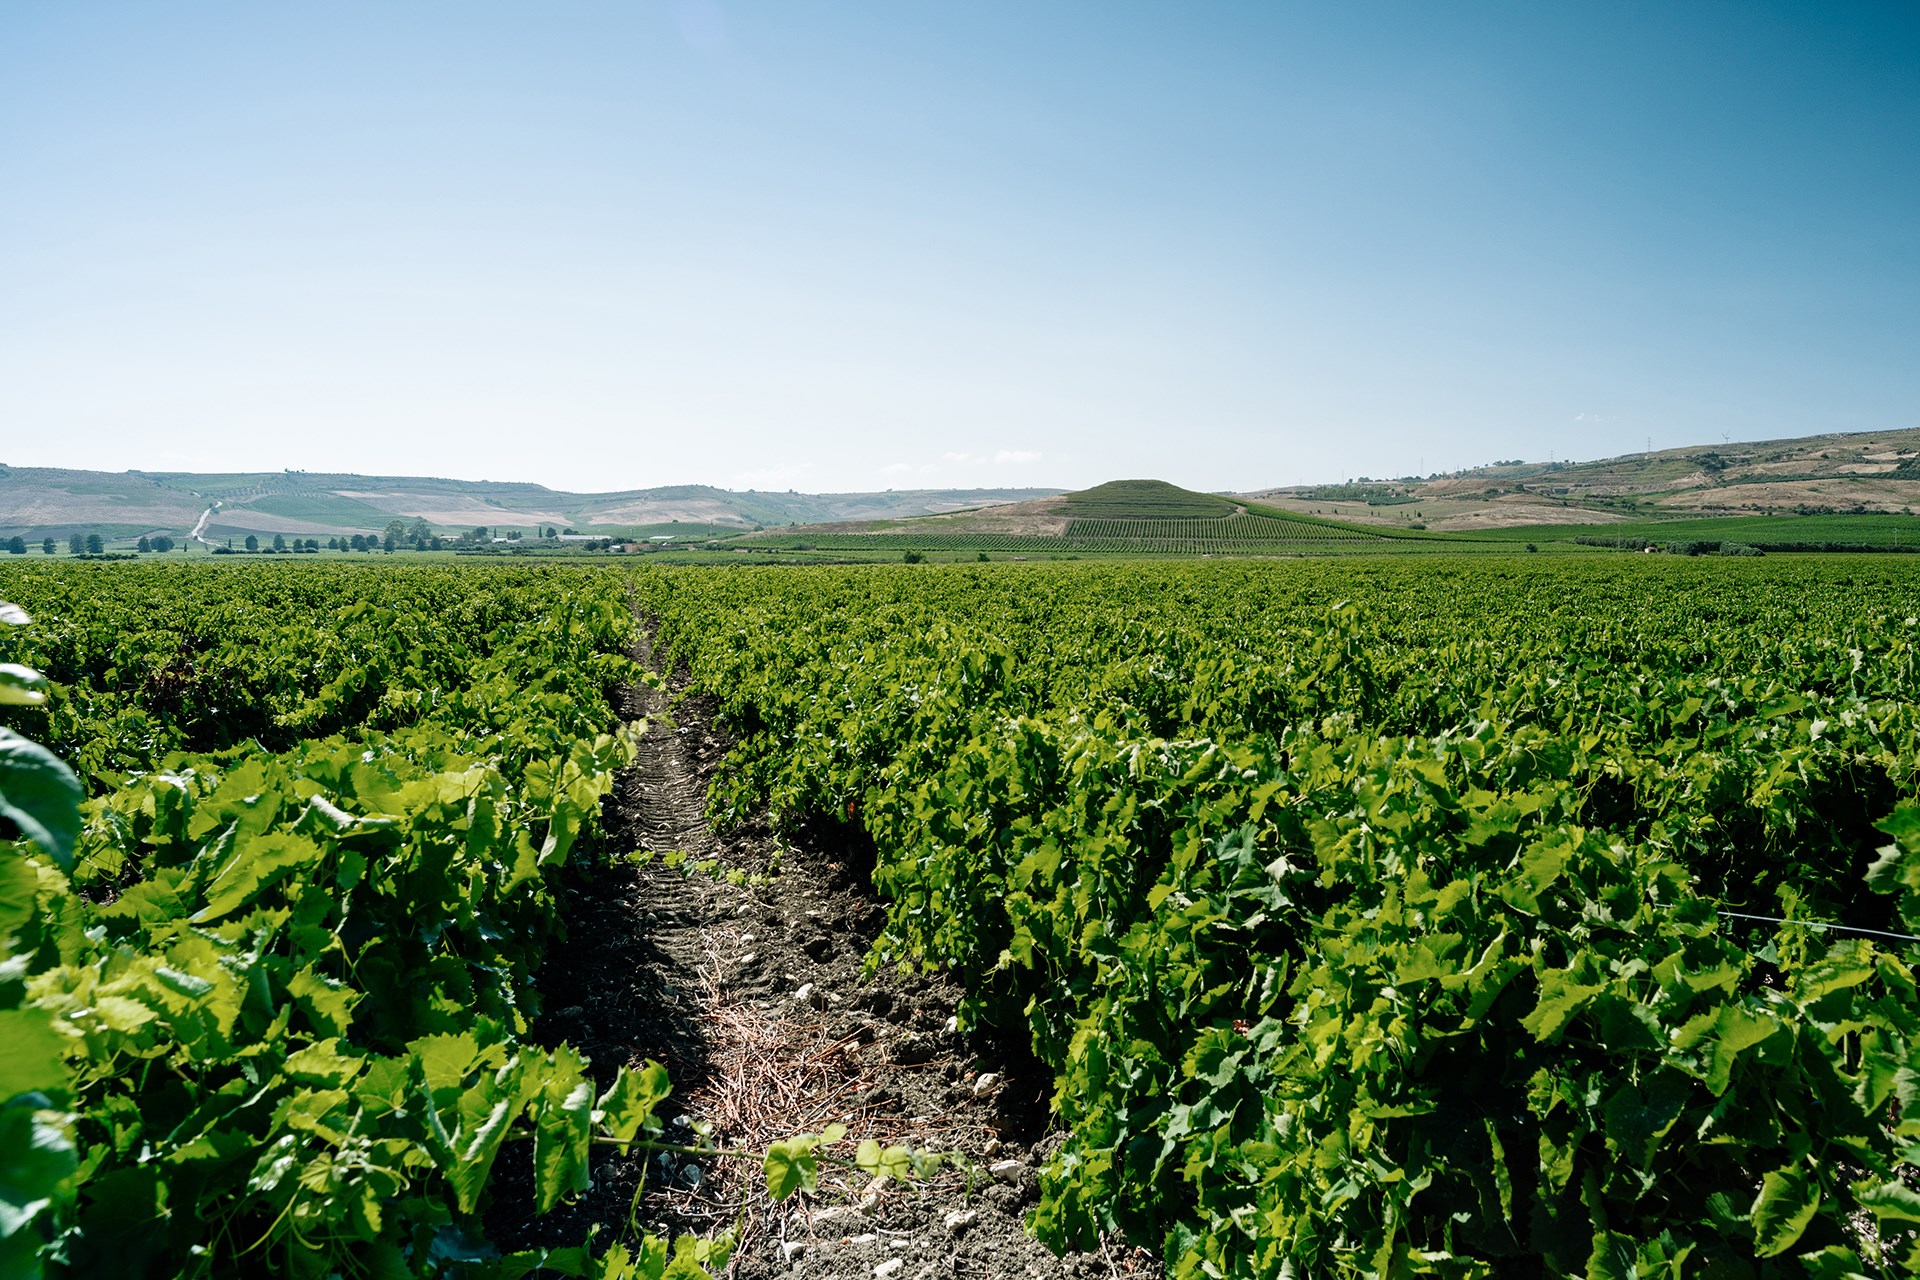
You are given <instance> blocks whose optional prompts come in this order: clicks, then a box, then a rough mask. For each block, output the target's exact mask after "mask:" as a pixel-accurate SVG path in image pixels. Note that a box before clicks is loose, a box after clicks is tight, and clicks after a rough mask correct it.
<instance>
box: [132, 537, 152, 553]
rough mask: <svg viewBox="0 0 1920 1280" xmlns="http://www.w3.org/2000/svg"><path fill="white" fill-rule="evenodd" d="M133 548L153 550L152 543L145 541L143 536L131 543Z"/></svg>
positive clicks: (136, 549)
mask: <svg viewBox="0 0 1920 1280" xmlns="http://www.w3.org/2000/svg"><path fill="white" fill-rule="evenodd" d="M133 549H134V550H135V551H151V550H153V544H152V543H151V542H149V541H147V540H146V539H145V538H142V539H140V541H138V542H136V543H134V544H133Z"/></svg>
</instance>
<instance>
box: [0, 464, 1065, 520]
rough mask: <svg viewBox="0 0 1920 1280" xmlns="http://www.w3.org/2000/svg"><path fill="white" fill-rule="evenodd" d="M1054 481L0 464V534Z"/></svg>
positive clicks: (686, 506) (629, 515)
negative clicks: (611, 480)
mask: <svg viewBox="0 0 1920 1280" xmlns="http://www.w3.org/2000/svg"><path fill="white" fill-rule="evenodd" d="M1060 492H1062V491H1061V490H1059V489H1049V488H1022V489H898V490H888V491H885V492H872V493H798V492H795V491H791V490H790V491H788V492H785V493H770V492H765V491H760V490H747V491H745V492H739V491H735V490H731V489H721V488H716V487H714V486H711V485H663V486H658V487H655V488H649V489H626V490H620V491H617V492H613V493H575V492H570V491H567V490H560V489H549V488H547V487H546V486H545V485H539V484H531V483H526V482H520V481H494V480H452V479H447V478H444V477H434V476H367V475H357V474H353V473H348V472H342V473H324V472H308V471H274V472H238V473H196V472H178V471H124V472H112V471H84V470H74V469H66V468H53V467H8V466H3V465H0V537H8V536H13V535H16V534H20V535H30V536H33V537H44V536H52V537H64V536H66V535H67V534H69V533H71V532H74V531H82V532H85V531H98V532H101V533H105V534H119V535H129V534H135V533H140V534H146V533H167V534H171V535H173V536H176V537H178V536H182V535H184V534H186V533H187V532H188V531H190V530H192V529H193V528H194V526H195V525H196V524H197V523H198V521H199V520H200V517H201V515H202V514H203V513H204V512H206V511H207V509H208V508H209V507H210V506H214V505H215V504H218V509H217V510H216V511H215V512H214V514H213V516H212V517H211V518H210V519H209V522H208V524H207V527H206V529H205V530H204V532H205V533H206V535H207V536H208V537H216V536H219V537H225V536H235V535H244V534H248V533H254V534H275V533H282V534H318V535H321V536H331V535H338V534H352V533H372V532H378V531H379V530H380V529H382V528H383V527H385V525H386V524H387V522H388V521H390V520H393V519H395V518H404V519H407V520H413V519H425V520H427V521H428V522H429V523H431V524H433V525H435V526H436V527H437V528H440V529H443V530H448V531H459V530H466V529H472V528H475V527H477V526H481V525H485V526H487V527H488V528H491V529H498V530H504V529H532V528H536V527H539V526H558V527H561V528H574V529H578V530H580V531H581V532H606V533H616V532H629V531H636V530H641V529H649V528H652V527H655V526H659V525H671V524H675V523H678V524H683V525H700V526H713V527H716V528H726V529H739V530H748V529H752V528H755V527H756V526H772V525H785V524H789V523H796V524H811V523H816V522H819V521H827V520H884V519H897V518H900V517H904V516H915V515H930V514H937V513H940V512H947V511H959V510H966V509H970V508H974V507H982V506H994V505H998V504H1002V503H1010V502H1022V501H1027V500H1031V499H1033V498H1038V497H1047V496H1051V495H1053V494H1057V493H1060Z"/></svg>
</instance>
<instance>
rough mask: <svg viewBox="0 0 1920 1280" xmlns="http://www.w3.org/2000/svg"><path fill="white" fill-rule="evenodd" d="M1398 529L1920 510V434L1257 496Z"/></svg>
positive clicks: (1833, 438) (1514, 468) (1775, 443)
mask: <svg viewBox="0 0 1920 1280" xmlns="http://www.w3.org/2000/svg"><path fill="white" fill-rule="evenodd" d="M1245 496H1246V497H1248V498H1252V499H1255V500H1258V501H1262V502H1267V503H1271V504H1274V505H1276V506H1279V507H1284V508H1286V509H1287V510H1290V511H1296V512H1303V513H1307V514H1313V513H1318V514H1321V515H1327V516H1334V517H1337V518H1339V519H1342V520H1347V521H1352V522H1355V523H1359V524H1366V525H1374V526H1381V527H1388V528H1409V527H1413V526H1421V525H1423V526H1425V527H1426V528H1428V529H1435V530H1449V531H1454V532H1472V531H1476V530H1483V529H1495V528H1511V527H1518V526H1526V525H1592V524H1606V523H1613V522H1620V521H1629V520H1631V521H1645V520H1649V519H1653V520H1664V519H1699V518H1703V517H1705V518H1723V517H1734V516H1745V517H1753V516H1807V515H1841V514H1848V515H1866V514H1873V513H1880V514H1898V515H1907V514H1913V513H1915V512H1920V429H1910V430H1902V431H1870V432H1855V433H1849V434H1844V435H1823V436H1804V437H1800V438H1797V439H1791V440H1762V441H1757V442H1752V443H1744V444H1738V443H1736V444H1719V445H1694V446H1689V447H1687V448H1681V449H1659V450H1654V451H1652V452H1650V453H1633V454H1624V455H1622V456H1620V457H1615V458H1603V459H1600V460H1599V461H1595V462H1547V463H1539V462H1503V463H1496V464H1494V465H1492V466H1486V467H1476V468H1473V469H1471V470H1467V471H1459V472H1454V473H1451V474H1448V475H1435V476H1427V477H1425V478H1421V477H1415V476H1406V477H1402V478H1400V479H1398V480H1360V481H1356V482H1352V483H1348V484H1340V485H1295V486H1289V487H1285V488H1276V489H1262V490H1257V491H1254V492H1252V493H1249V494H1247V495H1245Z"/></svg>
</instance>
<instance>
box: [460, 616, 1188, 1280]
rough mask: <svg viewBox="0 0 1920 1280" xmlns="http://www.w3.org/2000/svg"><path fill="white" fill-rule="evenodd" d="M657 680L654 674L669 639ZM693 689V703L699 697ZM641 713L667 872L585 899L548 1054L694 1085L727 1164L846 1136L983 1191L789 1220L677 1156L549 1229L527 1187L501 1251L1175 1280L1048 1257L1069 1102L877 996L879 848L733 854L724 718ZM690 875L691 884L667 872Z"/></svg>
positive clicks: (611, 1184)
mask: <svg viewBox="0 0 1920 1280" xmlns="http://www.w3.org/2000/svg"><path fill="white" fill-rule="evenodd" d="M634 657H636V658H637V659H638V660H639V661H640V662H641V663H642V664H643V665H646V666H648V667H652V666H653V662H654V655H653V652H652V647H651V641H650V636H648V635H646V634H643V635H642V637H641V639H640V641H639V643H638V644H637V646H636V648H635V651H634ZM673 685H674V686H675V687H676V688H677V689H678V690H679V692H681V693H684V680H683V679H681V680H676V681H674V682H673ZM622 710H623V712H624V714H625V715H626V716H627V717H628V718H629V719H631V720H637V719H641V718H645V719H647V720H648V722H649V725H648V729H647V732H646V734H645V735H644V736H643V737H642V739H641V743H640V754H639V758H638V760H637V761H636V762H635V764H634V766H633V768H632V769H631V770H629V771H628V773H627V774H626V775H624V776H623V777H622V779H621V782H620V785H619V787H618V790H617V794H616V796H615V797H614V798H613V801H612V804H611V807H610V811H609V813H608V815H607V816H608V819H609V821H608V826H609V830H610V831H611V832H612V839H613V842H614V843H613V847H614V848H615V849H616V850H618V849H623V848H626V849H633V850H643V851H646V852H648V853H651V854H652V855H654V856H653V858H652V860H650V861H647V862H645V863H643V864H640V865H629V864H625V863H619V862H616V865H614V866H612V867H610V868H597V869H593V870H581V871H579V872H576V873H573V874H571V875H570V877H569V881H568V883H567V884H566V886H565V888H564V890H563V894H564V910H565V913H566V919H567V928H568V933H569V939H568V941H567V942H566V943H565V944H563V945H561V946H559V947H556V948H555V949H554V952H553V953H552V954H551V955H550V957H549V959H548V961H547V964H546V966H545V967H544V968H543V969H542V971H541V975H540V984H539V985H540V988H541V991H542V993H543V997H544V1000H545V1008H546V1012H545V1013H544V1014H543V1015H542V1017H541V1018H540V1019H539V1020H538V1021H536V1023H535V1025H534V1027H533V1038H534V1039H535V1040H536V1041H538V1042H541V1043H552V1042H557V1041H559V1040H562V1039H564V1040H567V1041H569V1042H571V1043H572V1044H574V1045H575V1046H577V1047H578V1048H580V1049H581V1050H583V1051H584V1052H586V1053H587V1054H588V1055H589V1056H590V1057H591V1058H592V1059H593V1062H594V1067H595V1071H596V1073H599V1074H601V1075H603V1076H606V1075H610V1073H611V1071H612V1069H613V1068H614V1067H616V1066H618V1065H619V1064H621V1063H635V1064H637V1063H639V1062H642V1061H644V1060H645V1059H648V1058H654V1059H657V1060H659V1061H661V1062H663V1063H664V1064H665V1065H666V1067H667V1069H668V1071H669V1073H670V1074H671V1076H672V1079H673V1082H674V1096H673V1098H672V1099H671V1100H670V1101H669V1103H668V1104H667V1106H666V1107H665V1108H663V1114H666V1115H667V1116H669V1117H670V1119H669V1123H668V1131H669V1133H677V1134H681V1135H687V1134H688V1133H689V1132H690V1131H689V1129H688V1128H687V1126H688V1125H689V1124H702V1125H708V1126H711V1130H712V1136H713V1138H714V1140H715V1141H716V1142H717V1143H719V1144H720V1145H722V1146H725V1147H739V1148H743V1149H747V1150H753V1151H758V1150H763V1149H764V1148H765V1147H766V1146H767V1144H768V1143H770V1142H772V1141H775V1140H777V1139H779V1138H782V1137H786V1136H789V1135H792V1134H794V1133H801V1132H817V1131H819V1130H820V1129H822V1128H824V1127H825V1126H826V1125H828V1124H830V1123H841V1124H845V1125H846V1126H847V1128H848V1138H847V1140H846V1141H844V1142H843V1143H841V1144H840V1145H839V1147H837V1148H835V1150H838V1151H841V1152H843V1153H848V1154H850V1153H851V1151H852V1149H853V1146H854V1144H855V1143H856V1142H858V1141H859V1140H860V1139H862V1138H869V1137H871V1138H875V1139H877V1140H879V1141H880V1142H881V1143H883V1144H894V1143H906V1144H908V1145H911V1146H913V1147H916V1148H921V1149H928V1150H934V1151H941V1152H954V1153H957V1154H959V1155H960V1156H962V1157H964V1158H965V1161H966V1162H967V1164H968V1165H970V1166H971V1169H970V1171H968V1172H962V1171H960V1170H958V1169H953V1168H948V1169H943V1170H942V1171H941V1173H940V1174H939V1175H938V1176H936V1177H935V1178H933V1179H931V1180H929V1181H927V1182H924V1183H922V1184H919V1185H916V1186H903V1185H901V1184H899V1183H891V1184H887V1185H885V1186H874V1185H870V1180H869V1179H868V1178H867V1177H866V1176H865V1175H863V1174H860V1173H858V1172H857V1171H855V1170H852V1169H850V1168H840V1167H833V1168H828V1167H825V1166H823V1169H822V1177H821V1186H820V1189H819V1191H818V1193H817V1194H812V1195H802V1196H798V1197H795V1198H793V1199H791V1200H789V1201H787V1202H785V1203H780V1204H776V1203H774V1202H773V1201H772V1200H771V1199H770V1198H769V1197H768V1196H767V1194H766V1189H765V1183H764V1179H763V1175H762V1173H761V1170H760V1168H759V1166H758V1164H757V1163H753V1162H749V1161H745V1160H711V1159H710V1160H706V1161H694V1160H689V1159H682V1158H677V1157H668V1156H662V1155H656V1156H654V1157H653V1160H652V1163H651V1164H648V1165H644V1166H643V1163H642V1160H641V1158H640V1157H638V1156H637V1155H636V1156H630V1157H627V1158H624V1159H623V1158H621V1157H618V1156H617V1155H612V1154H608V1155H605V1156H602V1157H599V1158H598V1159H597V1160H596V1164H595V1168H594V1186H593V1189H592V1190H591V1191H590V1192H589V1193H588V1194H587V1195H586V1196H585V1197H583V1198H582V1200H581V1201H580V1202H579V1203H577V1204H574V1205H571V1206H565V1207H562V1208H561V1209H559V1210H557V1211H556V1212H554V1213H552V1214H549V1215H547V1216H546V1217H544V1218H534V1217H532V1216H531V1215H529V1214H526V1213H525V1212H524V1211H523V1210H522V1211H515V1210H514V1209H512V1207H511V1206H512V1205H513V1204H514V1203H519V1204H522V1205H524V1204H525V1199H526V1197H525V1188H520V1187H515V1186H513V1185H511V1184H512V1182H513V1181H515V1179H513V1178H512V1177H511V1176H508V1177H507V1178H506V1179H504V1181H503V1185H502V1188H501V1190H502V1194H501V1196H500V1197H499V1198H500V1200H501V1201H502V1202H503V1203H502V1204H501V1205H500V1206H499V1207H496V1209H495V1210H494V1212H493V1213H492V1215H491V1216H490V1220H489V1228H490V1234H491V1235H492V1236H493V1237H494V1239H495V1240H496V1241H498V1242H499V1243H501V1244H502V1245H503V1246H506V1247H522V1248H523V1247H527V1246H529V1245H539V1244H547V1245H554V1246H561V1245H566V1244H573V1243H578V1242H579V1240H580V1239H581V1237H582V1235H583V1234H584V1233H585V1231H586V1230H588V1229H595V1230H597V1231H598V1233H599V1235H598V1239H599V1240H600V1241H601V1242H602V1243H603V1244H604V1242H606V1241H607V1240H608V1239H610V1238H612V1237H616V1236H619V1235H621V1234H623V1232H624V1231H625V1230H626V1229H627V1228H628V1225H629V1224H630V1223H631V1224H632V1225H633V1226H636V1227H644V1228H646V1229H649V1230H654V1231H669V1232H675V1233H677V1232H681V1231H693V1232H696V1233H701V1234H709V1233H716V1232H720V1231H724V1230H727V1229H729V1228H732V1229H735V1230H737V1232H738V1235H739V1239H740V1247H739V1249H738V1251H737V1252H736V1254H735V1256H734V1258H733V1259H732V1261H731V1262H730V1263H729V1265H728V1266H727V1268H726V1269H725V1271H724V1272H723V1273H722V1274H723V1275H724V1276H727V1277H733V1278H735V1280H763V1278H771V1277H783V1278H784V1277H797V1278H807V1280H812V1278H818V1280H855V1278H858V1280H933V1278H934V1277H952V1278H954V1280H959V1278H961V1277H980V1278H982V1280H994V1278H998V1277H1043V1278H1046V1280H1053V1278H1055V1277H1093V1276H1098V1277H1111V1276H1122V1277H1127V1278H1128V1280H1152V1278H1153V1277H1157V1276H1159V1274H1160V1267H1159V1265H1158V1264H1157V1263H1156V1262H1155V1261H1154V1260H1153V1259H1152V1258H1151V1257H1150V1256H1149V1255H1148V1254H1146V1253H1145V1252H1142V1251H1137V1250H1132V1249H1128V1248H1126V1247H1125V1246H1123V1245H1121V1244H1120V1243H1118V1242H1114V1243H1112V1244H1111V1245H1110V1246H1109V1247H1107V1248H1105V1249H1102V1250H1100V1251H1098V1252H1095V1253H1091V1254H1081V1255H1070V1256H1068V1257H1065V1258H1058V1257H1055V1256H1054V1255H1053V1254H1051V1253H1050V1252H1048V1251H1047V1250H1046V1249H1045V1248H1044V1247H1042V1246H1041V1245H1039V1244H1037V1243H1035V1242H1034V1241H1033V1240H1032V1239H1030V1238H1029V1237H1028V1236H1027V1235H1026V1233H1025V1231H1024V1230H1023V1228H1022V1225H1021V1222H1022V1218H1023V1216H1024V1214H1025V1212H1026V1211H1027V1210H1028V1209H1029V1208H1031V1206H1032V1204H1033V1201H1034V1196H1035V1194H1036V1180H1035V1169H1036V1167H1037V1166H1038V1164H1039V1163H1040V1162H1041V1160H1042V1158H1043V1153H1044V1152H1045V1151H1046V1150H1048V1149H1050V1148H1049V1145H1048V1143H1049V1139H1048V1135H1047V1133H1046V1130H1045V1125H1046V1121H1047V1105H1046V1094H1047V1090H1048V1088H1049V1081H1048V1080H1047V1078H1046V1076H1045V1073H1044V1072H1043V1071H1042V1070H1041V1069H1040V1068H1039V1067H1038V1065H1037V1064H1036V1063H1034V1062H1033V1061H1032V1060H1031V1058H1030V1057H1029V1056H1028V1055H1027V1054H1026V1053H1025V1051H1024V1048H1023V1047H1022V1046H1019V1045H1017V1044H1013V1045H1008V1044H996V1043H995V1042H993V1041H992V1040H990V1039H987V1038H985V1037H980V1036H966V1035H962V1034H959V1033H958V1032H957V1031H956V1030H955V1029H954V1024H953V1013H954V1007H955V1003H956V1001H957V1000H958V998H959V995H960V992H959V991H958V990H957V989H956V988H955V987H954V986H953V985H952V984H951V983H949V982H946V981H943V980H941V979H940V978H938V977H930V976H925V975H918V974H916V975H908V976H901V975H898V974H895V973H893V972H891V971H889V972H885V973H883V974H881V975H879V976H877V977H876V978H874V979H873V980H871V981H865V982H863V981H862V980H861V977H860V969H861V962H862V960H863V958H864V957H865V955H866V953H867V950H868V947H869V946H870V944H871V943H872V940H873V939H874V937H875V936H877V934H878V932H879V929H880V926H881V924H882V922H883V920H884V912H883V910H882V908H881V906H880V904H879V903H878V901H877V900H876V899H875V897H874V895H873V892H872V889H871V887H870V882H869V879H868V875H869V872H870V869H871V852H870V850H868V849H863V848H862V847H861V845H862V842H863V840H864V837H862V836H861V835H860V833H858V832H857V831H851V832H850V831H844V830H835V831H821V832H818V833H814V834H810V835H808V836H806V837H804V838H797V839H785V840H783V839H778V838H776V837H775V836H774V835H773V834H771V833H770V832H768V831H767V830H765V829H748V830H744V831H740V832H736V833H729V834H727V835H724V836H721V837H718V838H716V837H714V836H712V835H711V834H709V832H708V830H707V825H706V822H705V817H704V814H705V807H706V804H705V802H706V792H707V785H708V783H709V782H710V781H711V779H712V777H713V775H714V773H715V771H716V770H717V768H718V766H719V764H720V761H721V759H722V757H724V755H725V754H726V750H727V744H726V742H725V740H724V738H723V736H722V735H721V733H720V732H719V731H718V730H717V729H716V727H715V726H714V724H713V721H712V716H711V714H710V708H709V707H708V706H707V705H706V704H705V703H704V701H703V700H702V699H701V698H700V697H698V696H697V695H688V696H680V697H678V698H677V700H676V699H675V698H673V697H669V696H668V695H665V694H662V693H660V692H658V691H656V690H654V689H651V688H648V687H645V686H641V687H637V688H634V689H629V690H627V691H626V692H625V694H624V702H623V707H622ZM669 854H684V855H685V861H684V863H683V864H682V865H681V866H679V867H677V868H676V867H670V866H668V865H666V864H667V862H668V861H669V859H667V858H666V855H669ZM676 860H677V859H676ZM694 864H708V865H706V866H705V867H704V868H702V867H696V866H695V865H694ZM729 873H732V874H731V875H729ZM1056 1140H1057V1139H1056ZM503 1172H504V1170H503ZM643 1172H644V1174H645V1179H644V1186H643V1185H642V1173H643Z"/></svg>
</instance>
